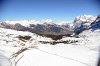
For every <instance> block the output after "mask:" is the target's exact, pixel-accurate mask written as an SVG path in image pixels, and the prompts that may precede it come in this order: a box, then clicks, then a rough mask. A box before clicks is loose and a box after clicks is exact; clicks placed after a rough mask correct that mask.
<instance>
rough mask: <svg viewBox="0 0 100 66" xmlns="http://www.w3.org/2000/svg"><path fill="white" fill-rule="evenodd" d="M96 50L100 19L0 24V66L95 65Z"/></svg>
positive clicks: (99, 43) (96, 60)
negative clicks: (62, 22)
mask: <svg viewBox="0 0 100 66" xmlns="http://www.w3.org/2000/svg"><path fill="white" fill-rule="evenodd" d="M99 48H100V16H91V15H83V16H78V17H76V18H75V20H74V21H73V23H64V24H57V23H54V22H53V21H52V20H47V21H41V22H40V21H35V20H30V21H28V20H26V21H22V22H21V21H15V22H14V21H4V22H0V66H97V63H98V60H99V52H100V49H99Z"/></svg>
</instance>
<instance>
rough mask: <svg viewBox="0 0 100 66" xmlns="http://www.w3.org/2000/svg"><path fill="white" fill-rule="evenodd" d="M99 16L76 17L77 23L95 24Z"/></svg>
mask: <svg viewBox="0 0 100 66" xmlns="http://www.w3.org/2000/svg"><path fill="white" fill-rule="evenodd" d="M96 18H97V16H92V15H81V16H78V17H76V19H75V21H83V22H93V21H94V20H96Z"/></svg>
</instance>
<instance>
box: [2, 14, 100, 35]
mask: <svg viewBox="0 0 100 66" xmlns="http://www.w3.org/2000/svg"><path fill="white" fill-rule="evenodd" d="M0 27H1V28H7V29H14V30H18V31H29V32H33V33H37V34H40V35H66V36H67V35H68V36H69V35H72V34H73V33H76V34H78V33H80V32H82V31H84V30H88V29H91V30H96V29H100V15H98V16H92V15H81V16H78V17H76V18H75V20H74V21H73V23H72V22H70V23H65V24H57V23H55V22H53V21H52V20H46V21H36V20H22V21H4V22H0Z"/></svg>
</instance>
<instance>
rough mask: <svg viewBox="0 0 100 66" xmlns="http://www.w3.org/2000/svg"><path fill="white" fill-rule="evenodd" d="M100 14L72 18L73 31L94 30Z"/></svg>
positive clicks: (97, 25)
mask: <svg viewBox="0 0 100 66" xmlns="http://www.w3.org/2000/svg"><path fill="white" fill-rule="evenodd" d="M99 22H100V15H98V16H92V15H82V16H78V17H76V18H75V20H74V32H76V33H80V32H82V31H84V30H89V29H92V30H94V28H95V29H97V28H99V27H100V26H99V25H100V24H99Z"/></svg>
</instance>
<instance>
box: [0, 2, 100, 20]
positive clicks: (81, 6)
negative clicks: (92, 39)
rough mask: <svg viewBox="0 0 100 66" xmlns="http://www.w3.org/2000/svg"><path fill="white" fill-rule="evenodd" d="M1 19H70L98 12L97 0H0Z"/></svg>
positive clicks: (99, 10) (99, 12) (99, 11)
mask: <svg viewBox="0 0 100 66" xmlns="http://www.w3.org/2000/svg"><path fill="white" fill-rule="evenodd" d="M0 1H1V3H0V4H1V5H0V9H1V10H0V14H1V15H0V18H1V20H21V19H53V20H72V19H74V18H75V17H76V16H78V15H83V14H88V15H98V14H100V8H99V0H0Z"/></svg>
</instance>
